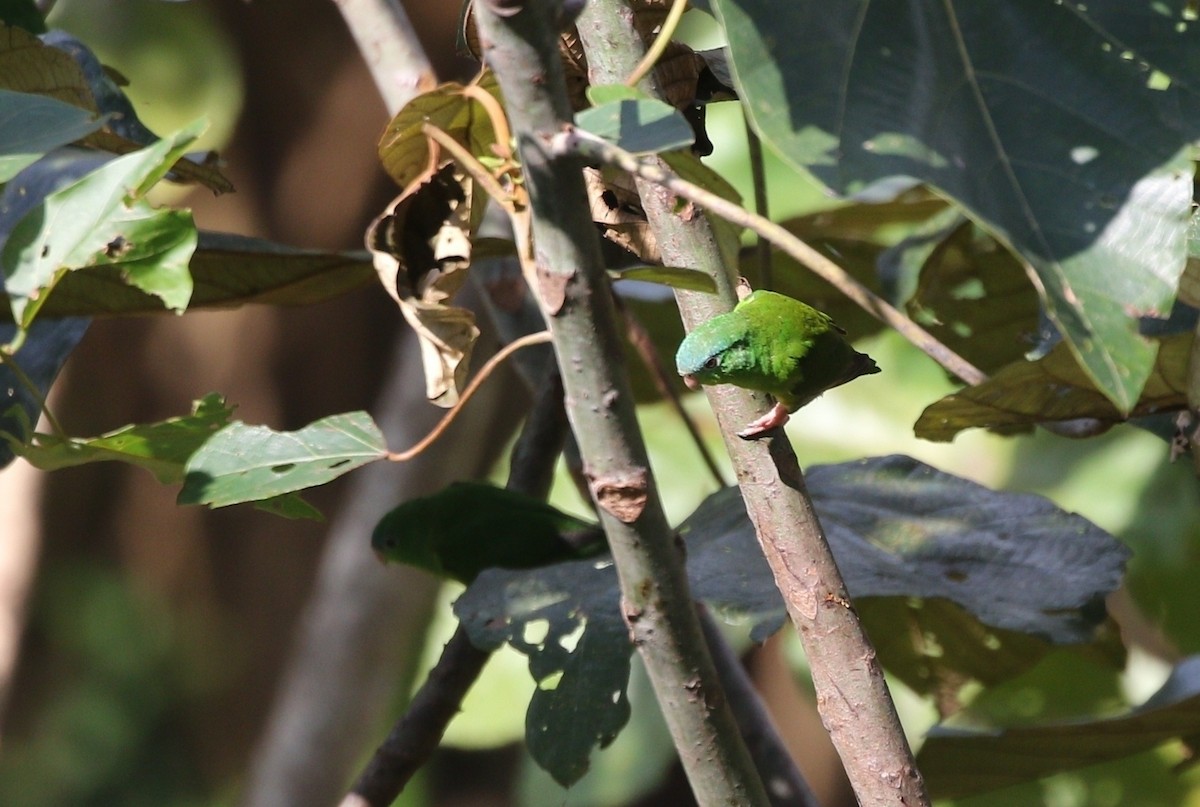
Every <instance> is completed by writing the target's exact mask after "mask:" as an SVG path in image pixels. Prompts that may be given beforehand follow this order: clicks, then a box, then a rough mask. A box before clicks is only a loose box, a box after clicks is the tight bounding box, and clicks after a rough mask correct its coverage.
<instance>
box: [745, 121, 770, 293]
mask: <svg viewBox="0 0 1200 807" xmlns="http://www.w3.org/2000/svg"><path fill="white" fill-rule="evenodd" d="M743 121H744V122H745V125H746V157H747V159H748V160H749V161H750V178H751V180H752V181H753V182H754V212H755V214H757V215H758V216H760V217H762V218H763V219H766V220H767V221H770V220H771V210H770V207H769V203H768V202H767V168H766V165H765V164H764V162H763V149H762V141H761V140H759V139H758V132H756V131H754V127H753V126H751V125H750V119H749V118H746V117H745V116H743ZM754 254H755V257H756V258H757V263H758V285H759V288H763V289H772V288H774V286H775V279H774V277H773V276H772V272H771V242H770V241H768V240H767V239H765V238H763V237H762V236H761V235H760V236H758V242H757V243H756V244H755V245H754Z"/></svg>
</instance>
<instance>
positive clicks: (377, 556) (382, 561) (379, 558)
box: [371, 549, 387, 566]
mask: <svg viewBox="0 0 1200 807" xmlns="http://www.w3.org/2000/svg"><path fill="white" fill-rule="evenodd" d="M371 551H372V552H374V553H375V560H377V561H379V563H380V565H381V566H387V558H385V557H384V556H383V553H382V552H380V551H379V550H378V549H372V550H371Z"/></svg>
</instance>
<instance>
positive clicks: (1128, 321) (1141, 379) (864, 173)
mask: <svg viewBox="0 0 1200 807" xmlns="http://www.w3.org/2000/svg"><path fill="white" fill-rule="evenodd" d="M713 8H714V10H715V11H716V13H717V16H718V17H719V18H720V19H721V21H722V22H723V24H724V26H725V30H726V33H727V35H728V38H729V50H730V58H731V62H732V65H733V74H734V78H735V83H736V85H737V89H738V94H739V97H741V98H742V99H743V101H744V103H745V108H746V111H747V113H748V115H749V116H750V118H751V120H752V121H753V124H754V126H755V128H756V129H757V130H758V131H759V132H760V134H761V135H762V137H763V139H764V140H765V141H767V142H768V143H769V144H770V145H772V146H773V147H774V148H775V149H776V150H777V151H778V152H779V153H780V154H781V155H783V156H784V157H785V159H787V160H789V161H790V162H792V163H793V164H794V165H797V166H802V167H805V168H807V169H808V170H810V171H811V172H812V173H813V174H815V175H816V176H817V177H818V178H819V179H820V180H821V181H823V182H825V183H826V184H827V185H828V186H829V187H830V188H832V189H833V190H835V191H837V192H839V193H843V194H863V193H868V192H873V193H875V195H881V194H882V195H886V194H889V193H891V192H894V191H895V189H897V188H903V187H908V186H911V185H912V184H913V182H914V181H923V182H928V183H930V184H932V185H935V186H937V187H938V188H940V189H941V190H942V191H944V192H946V193H947V194H948V195H950V196H951V197H953V198H954V199H955V200H956V201H957V202H959V203H960V204H961V205H962V206H963V207H964V208H965V209H966V210H967V211H968V212H969V214H970V215H971V216H972V217H973V218H975V219H976V220H978V221H980V222H981V223H983V224H984V225H985V226H986V227H987V228H988V229H989V230H990V231H991V232H992V233H993V234H995V235H996V236H997V237H998V238H999V240H1000V241H1001V242H1003V243H1005V244H1006V245H1008V246H1010V247H1012V248H1013V250H1014V251H1015V252H1017V253H1018V254H1019V255H1020V256H1021V257H1022V258H1023V259H1024V260H1026V261H1028V262H1029V264H1030V265H1031V266H1032V268H1033V270H1034V273H1035V274H1036V278H1037V282H1038V284H1039V286H1040V289H1039V291H1040V292H1041V295H1042V300H1043V303H1044V305H1045V308H1046V312H1047V314H1048V316H1049V317H1050V319H1051V320H1052V321H1053V322H1054V324H1055V325H1056V326H1057V328H1058V329H1059V331H1060V332H1061V333H1062V335H1063V337H1064V338H1065V340H1066V341H1067V343H1068V345H1069V346H1070V349H1071V351H1072V352H1073V353H1074V354H1075V356H1076V357H1077V359H1078V360H1079V362H1080V365H1081V366H1082V367H1083V368H1084V370H1085V372H1087V374H1088V375H1089V376H1090V377H1091V379H1092V381H1093V384H1094V385H1095V387H1096V388H1097V389H1098V390H1099V391H1100V392H1101V393H1102V394H1104V395H1105V396H1106V397H1108V398H1109V399H1110V400H1111V401H1112V402H1113V405H1114V406H1115V407H1116V408H1117V409H1118V410H1119V411H1120V412H1122V413H1128V412H1130V411H1131V410H1132V409H1133V407H1134V405H1135V404H1136V403H1137V400H1138V396H1139V393H1140V392H1141V389H1142V387H1143V386H1144V384H1145V382H1146V380H1147V378H1149V376H1150V373H1151V371H1152V368H1153V364H1154V346H1153V344H1151V343H1150V342H1148V341H1147V340H1146V339H1144V338H1143V337H1142V336H1141V335H1139V332H1138V328H1137V320H1138V318H1139V317H1141V316H1165V315H1166V313H1167V312H1169V310H1170V308H1171V304H1172V301H1173V299H1174V295H1175V287H1176V284H1177V282H1178V279H1179V276H1180V273H1181V272H1182V271H1183V268H1184V259H1185V253H1186V234H1187V226H1188V216H1189V212H1190V204H1191V198H1192V170H1191V164H1190V162H1189V160H1188V149H1189V148H1190V144H1191V143H1192V142H1194V141H1195V140H1196V138H1197V136H1198V135H1200V82H1197V80H1196V79H1195V76H1197V75H1200V28H1197V26H1195V25H1193V24H1189V21H1188V19H1187V16H1188V14H1189V13H1190V6H1189V5H1188V4H1186V3H1184V2H1182V1H1178V2H1172V3H1167V4H1158V3H1128V2H1126V0H1096V2H1088V3H1087V4H1086V6H1085V5H1084V4H1082V3H1075V2H1061V3H1045V2H1041V0H1015V1H1014V2H1009V3H1004V4H1002V5H1000V6H997V5H995V4H990V3H975V2H963V0H951V2H945V3H932V2H927V0H907V2H902V3H899V4H864V3H862V2H860V1H859V0H835V1H834V2H828V1H827V0H822V1H821V2H818V1H817V0H797V2H790V3H783V4H780V3H777V2H774V1H773V0H714V2H713ZM795 31H804V32H805V36H806V37H809V38H810V39H811V41H812V42H814V43H819V45H817V46H813V47H795V46H794V41H793V38H792V37H790V36H787V35H785V33H787V32H795Z"/></svg>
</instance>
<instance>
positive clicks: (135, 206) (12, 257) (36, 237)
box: [0, 124, 202, 327]
mask: <svg viewBox="0 0 1200 807" xmlns="http://www.w3.org/2000/svg"><path fill="white" fill-rule="evenodd" d="M201 128H202V126H201V125H200V124H195V125H193V126H190V127H188V128H186V129H183V130H181V131H180V132H178V133H177V134H176V135H174V136H173V137H170V138H167V139H164V140H160V141H159V142H157V143H155V144H153V145H151V146H148V147H146V148H145V149H143V150H142V151H139V152H135V153H133V154H129V155H126V156H125V157H119V158H117V159H115V160H112V161H110V162H108V163H106V164H104V165H102V166H101V167H100V168H98V169H96V170H95V171H93V172H92V173H90V174H88V175H87V176H85V177H83V178H82V179H80V180H78V181H76V182H74V183H72V184H71V185H68V186H67V187H65V188H63V189H61V190H58V191H55V192H53V193H51V194H49V195H47V196H46V197H45V199H44V200H42V202H41V204H39V205H38V206H36V207H35V208H33V209H32V210H31V211H29V212H28V213H26V214H25V216H24V217H23V218H22V219H21V220H20V221H19V222H17V224H16V226H14V227H13V229H12V231H11V233H10V234H9V237H8V240H7V241H6V242H5V244H4V248H3V250H2V251H0V268H3V271H4V275H5V288H6V290H7V292H8V297H9V304H10V308H11V310H12V312H13V317H14V319H15V320H16V321H17V322H18V323H20V324H21V325H22V326H23V327H28V325H29V323H30V322H32V320H33V318H34V317H35V316H36V315H37V313H38V311H39V309H40V308H41V305H42V304H43V303H44V302H45V300H46V299H48V298H49V296H50V295H51V292H52V290H53V288H54V286H55V285H56V284H57V283H58V282H59V280H61V279H62V277H63V276H64V275H65V274H67V273H68V272H70V271H72V270H76V269H80V268H82V267H85V266H92V265H96V264H115V265H121V264H123V263H124V260H123V259H124V258H126V257H128V258H129V260H130V265H129V266H122V270H123V271H125V272H126V273H127V274H128V276H129V281H130V282H132V283H134V284H135V285H139V287H140V288H142V290H143V291H148V292H150V293H153V294H155V295H157V296H160V297H161V298H162V299H163V301H164V303H166V304H168V305H170V306H172V307H174V308H176V310H181V309H182V308H183V307H184V306H185V305H186V303H187V298H188V297H190V295H191V279H190V277H188V276H187V273H186V269H185V267H186V262H187V258H188V257H189V256H190V254H191V250H192V249H193V248H194V245H195V229H194V226H193V225H192V223H191V216H190V214H187V213H178V212H172V211H159V210H155V209H153V208H151V207H150V206H149V205H148V204H147V203H146V202H145V201H144V199H143V197H144V195H145V194H146V192H147V191H148V190H149V189H150V188H151V187H152V186H153V185H154V183H156V182H157V181H158V180H159V179H161V178H162V176H163V175H164V174H165V173H166V172H167V171H168V170H169V169H170V167H171V164H172V163H173V162H174V161H175V159H176V158H177V157H178V156H179V155H180V154H182V153H183V152H184V151H185V150H186V149H187V147H188V145H189V144H190V143H191V142H192V141H193V140H195V138H196V136H197V135H198V134H199V132H200V129H201ZM127 233H128V234H127ZM151 269H153V270H154V271H153V272H152V271H151ZM164 272H165V273H167V278H166V279H165V280H164V278H163V275H162V273H164Z"/></svg>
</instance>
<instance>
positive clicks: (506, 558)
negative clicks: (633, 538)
mask: <svg viewBox="0 0 1200 807" xmlns="http://www.w3.org/2000/svg"><path fill="white" fill-rule="evenodd" d="M371 547H372V548H373V549H374V550H375V553H376V554H377V555H378V556H379V557H380V559H381V560H383V561H385V562H388V561H391V562H396V563H407V564H409V565H410V566H417V567H420V568H422V569H425V570H427V571H430V572H433V573H434V574H437V575H441V576H442V577H449V578H452V579H454V580H458V581H459V582H461V583H467V584H469V583H470V582H471V581H472V580H474V579H475V577H476V576H477V575H478V574H479V573H480V572H482V571H483V570H484V569H489V568H493V567H500V568H504V569H532V568H535V567H538V566H547V565H549V564H552V563H557V562H559V561H565V560H577V559H580V558H587V557H591V556H593V555H598V554H600V553H602V552H604V551H605V550H606V549H607V548H608V546H607V544H606V543H605V540H604V532H603V531H602V530H601V529H600V526H599V525H598V524H592V523H590V522H587V521H583V520H581V519H578V518H575V517H574V516H570V515H567V514H566V513H564V512H562V511H561V510H558V509H556V508H554V507H551V506H550V505H548V504H546V503H545V502H542V501H539V500H537V499H535V498H533V497H531V496H526V495H524V494H521V493H516V492H515V491H511V490H506V489H504V488H497V487H494V486H492V485H488V484H484V483H482V482H455V483H453V484H451V485H450V486H449V487H447V488H446V489H445V490H443V491H440V492H438V493H435V494H433V495H432V496H425V497H423V498H419V499H412V500H410V501H407V502H405V503H403V504H401V505H400V506H399V507H396V508H395V509H393V510H392V511H391V512H389V513H388V514H387V515H385V516H384V517H383V519H382V520H380V522H379V524H378V525H377V526H376V527H375V532H374V533H373V534H372V535H371Z"/></svg>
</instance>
